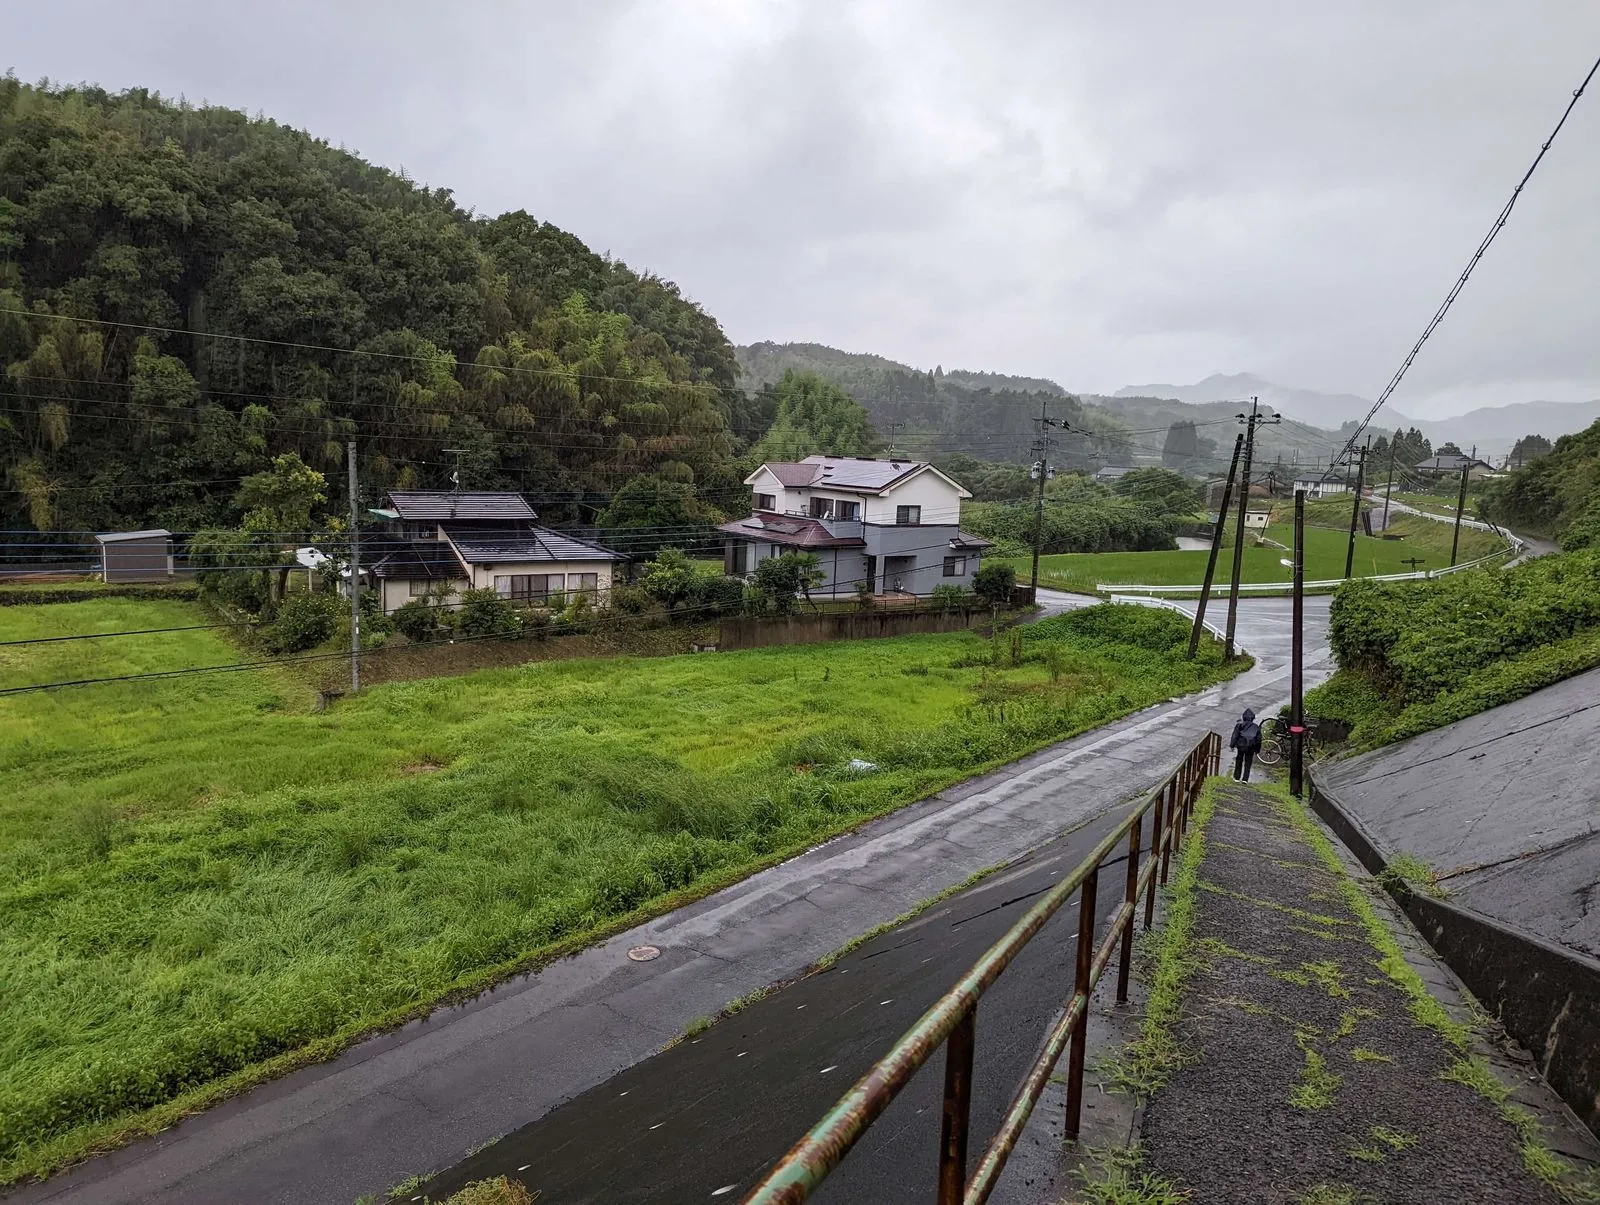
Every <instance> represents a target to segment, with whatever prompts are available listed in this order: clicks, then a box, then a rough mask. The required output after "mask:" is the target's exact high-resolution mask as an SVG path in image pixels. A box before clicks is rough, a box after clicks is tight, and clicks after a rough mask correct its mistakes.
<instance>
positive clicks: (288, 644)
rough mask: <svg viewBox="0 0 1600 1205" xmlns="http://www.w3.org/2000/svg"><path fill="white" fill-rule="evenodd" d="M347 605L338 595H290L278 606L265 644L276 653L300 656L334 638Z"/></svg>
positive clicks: (345, 613)
mask: <svg viewBox="0 0 1600 1205" xmlns="http://www.w3.org/2000/svg"><path fill="white" fill-rule="evenodd" d="M347 614H348V604H347V603H346V602H345V600H344V599H342V598H340V597H339V596H338V595H336V594H291V595H289V596H288V597H287V598H285V599H284V600H283V602H281V603H280V604H279V605H278V614H277V616H276V617H275V618H274V619H273V621H272V623H271V624H270V625H268V626H267V627H265V628H263V629H262V643H264V644H265V645H266V646H267V648H268V649H269V650H271V651H272V652H274V653H301V652H304V651H305V650H306V649H314V648H316V647H317V645H319V644H324V643H326V642H327V641H328V640H331V639H332V638H333V634H334V633H335V632H336V631H338V629H339V621H340V620H341V619H342V618H344V617H345V616H346V615H347Z"/></svg>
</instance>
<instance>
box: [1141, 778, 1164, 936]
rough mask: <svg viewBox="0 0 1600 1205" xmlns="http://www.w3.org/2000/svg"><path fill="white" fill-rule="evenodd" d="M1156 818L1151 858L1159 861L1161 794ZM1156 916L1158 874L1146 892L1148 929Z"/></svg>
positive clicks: (1161, 835)
mask: <svg viewBox="0 0 1600 1205" xmlns="http://www.w3.org/2000/svg"><path fill="white" fill-rule="evenodd" d="M1154 817H1155V818H1154V819H1153V820H1152V821H1151V822H1150V859H1151V861H1159V860H1160V858H1161V845H1162V837H1163V836H1164V834H1163V833H1162V831H1161V796H1160V795H1159V794H1157V795H1156V805H1155V812H1154ZM1155 916H1156V876H1155V875H1153V874H1152V875H1151V876H1150V884H1149V886H1148V887H1146V888H1145V893H1144V927H1145V928H1146V929H1148V928H1149V927H1150V926H1151V925H1152V924H1153V923H1154V922H1155Z"/></svg>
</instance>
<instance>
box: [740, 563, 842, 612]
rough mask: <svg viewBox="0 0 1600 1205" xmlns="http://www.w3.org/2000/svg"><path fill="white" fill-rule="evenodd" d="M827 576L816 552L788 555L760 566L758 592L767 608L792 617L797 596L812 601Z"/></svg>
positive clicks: (756, 573) (757, 573)
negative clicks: (817, 588) (812, 596)
mask: <svg viewBox="0 0 1600 1205" xmlns="http://www.w3.org/2000/svg"><path fill="white" fill-rule="evenodd" d="M826 577H827V575H826V574H825V573H824V572H823V571H822V562H821V561H820V560H818V559H817V554H816V553H814V552H785V553H781V554H779V555H778V556H774V557H767V558H766V559H765V560H762V561H759V562H757V563H756V571H755V583H754V584H755V589H756V591H757V593H758V594H759V595H760V597H761V599H762V601H763V602H764V603H765V605H766V606H767V607H768V608H770V609H771V610H772V611H775V612H776V613H777V614H779V615H791V614H793V613H794V610H795V601H796V597H797V596H804V597H805V600H806V601H807V602H810V601H811V591H812V589H814V588H815V587H817V586H820V585H821V584H822V583H823V581H824V580H825V579H826Z"/></svg>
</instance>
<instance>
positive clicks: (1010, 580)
mask: <svg viewBox="0 0 1600 1205" xmlns="http://www.w3.org/2000/svg"><path fill="white" fill-rule="evenodd" d="M1016 584H1017V571H1016V570H1015V569H1013V568H1012V567H1011V566H1010V565H1008V564H1006V563H1005V562H1004V561H990V562H989V563H988V564H987V565H982V566H979V568H978V571H977V572H976V573H974V574H973V575H972V590H973V593H975V594H976V595H977V596H978V597H979V598H981V599H983V601H984V602H986V603H989V604H991V605H993V606H996V607H1003V606H1005V605H1006V604H1007V603H1008V602H1010V601H1011V587H1012V586H1014V585H1016Z"/></svg>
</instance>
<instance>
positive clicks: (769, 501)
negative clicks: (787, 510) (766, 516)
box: [755, 494, 778, 510]
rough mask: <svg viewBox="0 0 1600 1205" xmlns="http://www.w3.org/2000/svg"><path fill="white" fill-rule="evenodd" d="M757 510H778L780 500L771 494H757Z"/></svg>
mask: <svg viewBox="0 0 1600 1205" xmlns="http://www.w3.org/2000/svg"><path fill="white" fill-rule="evenodd" d="M755 508H756V509H757V510H777V509H778V500H777V498H775V497H773V495H771V494H757V495H756V507H755Z"/></svg>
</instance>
